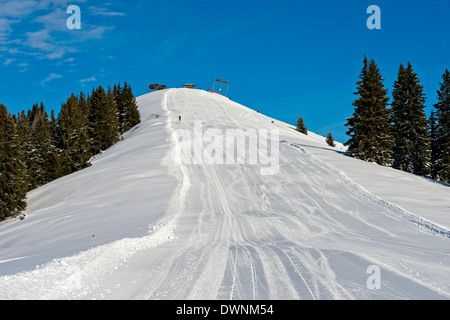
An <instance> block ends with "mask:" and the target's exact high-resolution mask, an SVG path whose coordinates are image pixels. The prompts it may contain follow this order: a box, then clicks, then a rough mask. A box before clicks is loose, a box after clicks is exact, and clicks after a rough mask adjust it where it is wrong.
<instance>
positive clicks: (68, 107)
mask: <svg viewBox="0 0 450 320" xmlns="http://www.w3.org/2000/svg"><path fill="white" fill-rule="evenodd" d="M80 102H81V103H80ZM84 103H85V101H83V100H79V98H78V97H77V96H75V94H73V93H72V95H71V96H70V97H69V98H68V99H67V101H66V102H65V103H63V104H62V106H61V111H60V114H59V116H58V144H57V145H58V148H59V152H60V156H61V159H62V160H63V167H62V171H63V173H64V174H70V173H72V172H75V171H78V170H81V169H83V168H86V167H87V166H88V160H89V158H90V157H91V153H90V150H89V149H90V145H89V136H88V125H87V119H86V115H85V113H84V112H85V111H84V110H83V107H85V106H84V105H83V104H84Z"/></svg>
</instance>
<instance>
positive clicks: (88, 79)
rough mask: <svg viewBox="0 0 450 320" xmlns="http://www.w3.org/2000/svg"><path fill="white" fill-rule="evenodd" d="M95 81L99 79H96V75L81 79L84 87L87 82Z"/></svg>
mask: <svg viewBox="0 0 450 320" xmlns="http://www.w3.org/2000/svg"><path fill="white" fill-rule="evenodd" d="M93 81H97V79H96V78H95V77H90V78H86V79H81V80H80V83H81V84H82V86H83V87H84V85H85V84H86V83H87V82H93Z"/></svg>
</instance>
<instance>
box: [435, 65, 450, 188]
mask: <svg viewBox="0 0 450 320" xmlns="http://www.w3.org/2000/svg"><path fill="white" fill-rule="evenodd" d="M442 80H443V81H442V83H440V88H439V90H438V91H437V97H438V102H437V103H436V104H435V105H434V108H435V110H436V112H435V124H434V125H435V127H434V128H432V160H431V167H432V170H431V171H432V176H433V177H434V178H437V179H439V180H440V181H443V182H447V183H450V72H449V71H448V70H445V72H444V74H443V75H442ZM433 129H434V130H433ZM433 131H434V132H433Z"/></svg>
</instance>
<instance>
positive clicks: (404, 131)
mask: <svg viewBox="0 0 450 320" xmlns="http://www.w3.org/2000/svg"><path fill="white" fill-rule="evenodd" d="M419 82H420V81H419V78H418V77H417V74H416V73H414V71H413V69H412V66H411V63H409V62H408V66H407V67H406V68H405V67H403V65H402V64H400V67H399V71H398V78H397V80H396V81H395V83H394V89H393V91H392V97H393V101H392V104H391V106H392V107H391V122H392V135H393V137H394V143H393V153H394V154H393V159H394V161H393V167H394V168H396V169H400V170H403V171H407V172H411V173H415V174H418V175H424V174H426V173H427V172H428V169H429V168H428V164H429V163H428V162H429V159H430V136H429V127H428V119H427V117H426V115H425V111H424V110H423V109H424V108H425V95H424V93H423V86H422V85H421V84H420V83H419Z"/></svg>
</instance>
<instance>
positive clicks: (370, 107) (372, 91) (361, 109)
mask: <svg viewBox="0 0 450 320" xmlns="http://www.w3.org/2000/svg"><path fill="white" fill-rule="evenodd" d="M359 78H360V80H359V81H357V82H356V84H357V92H355V95H359V98H358V99H356V100H355V101H354V102H353V106H354V107H355V108H354V113H353V115H352V116H351V117H350V118H347V122H346V124H345V125H346V126H347V127H348V131H347V135H349V136H350V139H349V140H348V141H347V142H346V143H345V145H347V146H348V153H349V155H350V156H352V157H355V158H358V159H362V160H366V161H370V162H376V163H378V164H381V165H390V163H391V155H392V152H391V144H392V136H391V134H390V127H389V109H387V105H388V101H389V98H388V97H387V89H385V88H384V85H383V80H384V79H383V78H382V75H381V72H380V70H379V69H378V67H377V65H376V64H375V61H374V60H373V59H371V60H370V62H368V60H367V58H366V57H364V59H363V68H362V70H361V73H360V75H359Z"/></svg>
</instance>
